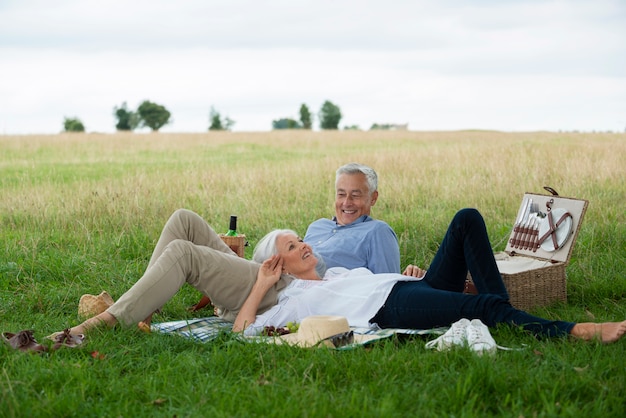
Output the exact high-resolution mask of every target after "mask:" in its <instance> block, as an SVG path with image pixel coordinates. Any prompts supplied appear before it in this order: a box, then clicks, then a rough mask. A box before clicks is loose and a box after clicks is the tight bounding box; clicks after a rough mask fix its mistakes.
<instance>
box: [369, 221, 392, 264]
mask: <svg viewBox="0 0 626 418" xmlns="http://www.w3.org/2000/svg"><path fill="white" fill-rule="evenodd" d="M368 239H369V240H370V243H369V246H368V251H369V256H368V261H367V266H366V267H367V268H368V269H369V270H370V271H371V272H373V273H400V246H399V244H398V237H397V236H396V233H395V232H394V231H393V229H391V227H390V226H389V225H387V224H386V223H384V222H382V221H381V222H379V223H378V226H377V228H375V229H374V230H372V231H371V232H370V234H369V235H368Z"/></svg>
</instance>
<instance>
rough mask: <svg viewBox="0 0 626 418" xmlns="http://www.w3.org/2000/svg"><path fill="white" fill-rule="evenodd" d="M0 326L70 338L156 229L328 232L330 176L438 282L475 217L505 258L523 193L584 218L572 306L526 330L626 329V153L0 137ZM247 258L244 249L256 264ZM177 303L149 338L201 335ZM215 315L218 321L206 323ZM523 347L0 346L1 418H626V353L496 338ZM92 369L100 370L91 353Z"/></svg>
mask: <svg viewBox="0 0 626 418" xmlns="http://www.w3.org/2000/svg"><path fill="white" fill-rule="evenodd" d="M0 153H1V159H0V228H1V231H0V232H1V233H0V244H1V248H2V250H0V251H2V256H1V257H0V326H1V327H2V329H1V331H2V332H4V331H10V332H17V331H18V330H21V329H34V330H35V337H36V338H37V339H38V340H39V341H43V340H44V337H45V336H46V335H48V334H49V333H51V332H52V331H57V330H59V329H62V328H64V327H66V326H69V325H74V324H76V323H77V322H78V318H77V305H78V299H79V298H80V296H81V295H82V294H85V293H91V294H97V293H99V292H100V291H102V290H107V291H108V292H109V293H110V294H111V295H112V296H113V297H114V298H117V297H119V296H120V295H121V294H122V293H123V292H124V291H125V290H126V289H128V288H129V287H130V285H131V284H132V283H134V282H135V281H136V280H137V278H139V277H140V276H141V274H142V272H143V270H144V269H145V267H146V264H147V262H148V260H149V257H150V254H151V250H152V248H153V246H154V244H155V243H156V240H157V238H158V235H159V232H160V230H161V227H162V226H163V224H164V222H165V221H166V220H167V218H168V216H169V215H170V214H171V212H173V211H174V210H175V209H177V208H180V207H185V208H189V209H192V210H194V211H196V212H198V213H199V214H201V215H202V216H203V217H205V218H206V219H207V220H208V221H209V222H210V223H211V224H212V225H213V226H214V227H215V228H216V229H217V230H218V231H226V229H227V226H228V218H229V215H230V214H237V215H238V217H239V230H240V232H242V233H245V234H246V236H247V238H248V240H249V242H250V244H251V246H253V245H254V244H255V243H256V242H257V240H258V239H259V238H260V237H261V236H263V235H264V234H265V233H266V232H268V231H269V230H270V229H273V228H277V227H289V228H292V229H295V230H297V231H299V232H301V233H302V234H304V231H305V230H306V226H307V225H308V224H309V223H310V222H311V221H312V220H314V219H317V218H320V217H330V216H332V215H333V206H332V204H333V193H334V190H333V183H334V171H335V169H336V168H337V167H338V166H340V165H342V164H344V163H346V162H350V161H358V162H362V163H365V164H368V165H371V166H372V167H374V168H375V169H376V170H377V172H378V174H379V177H380V184H379V191H380V197H379V200H378V203H377V204H376V206H375V207H374V208H373V212H372V214H373V216H375V217H377V218H380V219H383V220H385V221H386V222H388V223H389V224H390V225H391V226H392V227H393V228H394V229H395V231H396V232H397V234H398V237H399V239H400V248H401V257H402V265H403V266H405V265H406V264H408V263H413V264H418V265H420V266H428V263H429V262H430V260H431V259H432V257H433V255H434V253H435V251H436V249H437V245H438V243H439V241H440V240H441V238H442V237H443V234H444V232H445V228H446V227H447V224H448V222H449V221H450V219H451V217H452V215H453V214H454V213H455V212H456V210H458V209H459V208H461V207H476V208H478V209H479V210H480V211H481V212H482V213H483V215H484V217H485V220H486V222H487V226H488V230H489V234H490V236H491V240H492V243H493V245H494V250H495V251H499V250H502V249H504V246H505V242H506V239H507V238H508V236H509V234H510V232H511V228H512V224H513V222H514V219H515V216H516V213H517V209H518V207H519V204H520V202H521V197H522V196H523V194H524V192H543V186H544V185H549V186H552V187H553V188H555V189H556V190H557V191H558V192H559V193H560V194H561V195H563V196H571V197H578V198H584V199H587V200H589V208H588V211H587V214H586V217H585V220H584V222H583V225H582V228H581V230H580V234H579V236H578V240H577V243H576V246H575V248H574V251H573V254H572V258H571V261H570V264H569V266H568V269H567V273H568V302H567V303H562V304H556V305H553V306H549V307H545V308H540V309H537V310H536V311H534V313H536V314H539V315H541V316H546V317H550V318H560V319H565V320H572V321H590V320H594V321H616V320H623V319H625V318H626V211H625V207H626V186H625V184H626V168H625V167H626V135H625V134H600V133H594V134H591V133H550V132H537V133H501V132H491V131H464V132H385V131H381V132H372V131H368V132H356V131H340V132H298V131H276V132H267V133H232V132H222V133H215V132H211V133H204V134H145V135H143V134H121V133H120V134H115V135H104V134H61V135H51V136H0ZM251 254H252V249H251V248H248V249H247V256H248V257H250V256H251ZM198 297H199V295H198V293H197V292H196V291H195V290H193V289H191V288H185V289H183V290H182V291H181V292H180V293H179V294H178V295H177V296H176V297H175V298H174V299H173V300H172V301H170V302H169V303H168V304H167V305H166V306H165V307H164V309H163V312H162V313H161V314H159V315H157V316H156V317H155V321H157V322H160V321H167V320H173V319H182V318H190V317H192V316H193V315H192V314H190V313H189V312H188V311H187V310H186V308H187V307H188V306H190V305H192V304H193V303H195V302H197V300H198ZM206 314H209V312H207V313H206ZM492 333H493V336H494V338H495V339H496V341H497V342H498V343H499V344H500V345H504V346H509V347H524V349H523V350H521V351H511V352H504V351H501V352H499V353H498V354H497V356H495V357H494V358H486V357H485V358H482V357H477V356H474V355H472V354H471V353H469V352H466V351H463V350H456V351H452V352H446V353H440V352H431V351H427V350H425V348H424V342H425V341H426V340H425V339H421V338H419V337H416V338H410V339H389V340H386V341H384V342H381V343H377V344H375V345H373V346H371V347H369V348H363V349H357V350H352V351H341V352H335V351H326V350H301V349H297V348H291V347H284V346H267V347H266V346H263V347H259V346H257V345H253V344H246V343H242V342H240V341H238V340H237V339H235V338H233V336H232V335H229V334H228V333H225V334H224V335H221V336H220V337H219V338H218V339H217V340H215V341H213V342H210V343H207V344H199V343H195V342H193V341H189V340H187V339H184V338H181V337H176V336H170V335H159V334H143V333H140V332H138V331H137V330H135V329H125V328H116V329H115V330H113V331H104V330H98V331H95V332H93V333H92V334H90V335H89V339H88V342H87V343H86V344H85V346H83V347H82V348H80V349H76V350H60V351H56V352H52V353H49V354H45V355H41V356H37V355H25V354H22V353H17V352H13V351H11V350H10V349H9V348H8V347H6V346H5V345H0V366H1V372H0V416H2V417H4V416H6V417H22V416H24V417H26V416H28V417H46V416H55V417H57V416H99V417H100V416H110V417H117V416H124V417H131V416H133V417H134V416H163V417H168V416H170V417H171V416H178V417H187V416H188V417H195V416H215V417H230V416H237V417H246V416H280V417H291V416H294V417H297V416H302V417H331V416H332V417H344V416H348V417H352V416H355V417H356V416H375V417H405V416H456V417H467V416H514V417H520V416H524V417H534V416H539V417H543V416H575V417H579V416H585V417H594V416H597V417H607V416H616V417H617V416H619V417H621V416H624V415H625V414H626V406H625V405H626V401H625V399H626V398H625V393H626V392H625V390H626V361H625V358H626V340H624V341H620V342H618V343H616V344H612V345H606V346H603V345H601V344H598V343H585V342H581V341H576V340H573V339H559V340H537V339H534V338H532V337H530V336H528V335H525V334H524V333H522V332H521V331H519V330H514V329H509V328H506V327H499V328H497V329H494V330H492ZM94 352H98V355H97V356H95V358H94V356H92V353H94Z"/></svg>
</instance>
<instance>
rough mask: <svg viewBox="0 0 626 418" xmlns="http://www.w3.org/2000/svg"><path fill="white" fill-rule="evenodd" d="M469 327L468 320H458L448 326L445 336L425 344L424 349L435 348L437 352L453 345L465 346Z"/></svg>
mask: <svg viewBox="0 0 626 418" xmlns="http://www.w3.org/2000/svg"><path fill="white" fill-rule="evenodd" d="M469 326H470V321H469V319H467V318H462V319H459V320H458V321H456V322H455V323H454V324H452V325H451V326H450V329H449V330H447V331H446V333H445V334H443V335H442V336H440V337H437V338H436V339H434V340H432V341H429V342H427V343H426V348H436V349H437V351H443V350H447V349H449V348H451V347H453V346H455V345H460V346H462V345H465V342H466V341H467V328H468V327H469Z"/></svg>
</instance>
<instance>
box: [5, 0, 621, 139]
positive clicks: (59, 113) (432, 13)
mask: <svg viewBox="0 0 626 418" xmlns="http://www.w3.org/2000/svg"><path fill="white" fill-rule="evenodd" d="M143 100H150V101H153V102H156V103H158V104H161V105H164V106H165V107H166V108H167V109H168V110H170V112H171V113H172V120H173V121H172V123H171V124H169V125H167V126H166V127H164V128H163V129H162V131H167V132H202V131H206V130H207V128H208V126H209V112H210V109H211V107H212V106H213V107H214V108H215V109H216V110H217V111H218V112H219V113H221V114H222V116H228V117H230V118H231V119H233V120H234V121H235V122H236V123H235V125H234V127H233V130H234V131H267V130H270V129H271V126H272V120H274V119H279V118H283V117H291V118H294V119H298V118H299V114H298V110H299V108H300V105H301V104H303V103H305V104H306V105H307V106H308V107H309V108H310V110H311V111H312V112H313V113H315V114H317V113H318V112H319V110H320V108H321V105H322V103H323V102H324V101H325V100H330V101H331V102H333V103H334V104H336V105H337V106H339V107H340V109H341V112H342V114H343V118H342V120H341V123H340V127H344V126H346V125H358V126H359V127H361V128H362V129H369V128H370V126H371V125H372V124H373V123H408V124H409V129H411V130H458V129H495V130H504V131H534V130H552V131H558V130H567V131H571V130H580V131H594V130H595V131H608V130H611V131H616V132H624V130H625V129H626V1H624V0H519V1H514V0H430V1H427V0H407V1H404V0H385V1H382V0H380V1H373V0H311V1H309V0H303V1H298V0H291V1H289V0H266V1H258V0H223V1H213V0H188V1H186V0H177V1H173V0H109V1H105V0H55V1H50V0H0V134H28V133H56V132H59V131H61V130H62V128H63V119H64V117H78V118H79V119H81V120H82V122H83V123H84V125H85V127H86V129H87V131H90V132H92V131H98V132H114V131H115V122H116V120H115V118H114V117H113V108H114V107H115V106H120V105H121V104H122V103H123V102H126V103H127V104H128V107H129V108H131V109H136V108H137V106H138V105H139V104H140V103H141V102H142V101H143ZM317 126H318V124H317V121H316V123H315V127H317Z"/></svg>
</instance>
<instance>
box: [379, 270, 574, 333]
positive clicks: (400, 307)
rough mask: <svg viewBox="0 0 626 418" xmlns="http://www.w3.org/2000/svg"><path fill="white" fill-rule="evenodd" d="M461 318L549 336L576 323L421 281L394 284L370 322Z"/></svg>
mask: <svg viewBox="0 0 626 418" xmlns="http://www.w3.org/2000/svg"><path fill="white" fill-rule="evenodd" d="M461 318H468V319H474V318H478V319H480V320H481V321H483V322H484V323H485V324H486V325H487V326H490V327H493V326H495V325H496V324H499V323H506V324H509V325H512V326H521V327H522V328H524V329H525V330H527V331H529V332H531V333H532V334H534V335H543V336H548V337H555V336H563V335H567V334H569V333H570V332H571V331H572V328H573V327H574V325H575V324H574V323H571V322H565V321H550V320H547V319H543V318H539V317H536V316H533V315H530V314H528V313H526V312H524V311H520V310H518V309H515V308H514V307H513V306H511V304H510V303H509V302H508V301H507V300H506V299H504V298H503V297H501V296H497V295H491V294H478V295H467V294H463V293H458V292H451V291H447V290H439V289H433V288H431V287H430V286H429V285H428V283H425V282H424V281H418V282H412V281H411V282H399V283H398V284H396V285H395V286H394V288H393V290H392V291H391V294H390V295H389V297H388V298H387V300H386V301H385V305H384V306H383V307H382V308H381V310H380V311H379V312H378V313H377V314H376V316H375V317H374V318H372V322H375V323H377V324H378V325H379V326H380V327H381V328H409V329H429V328H433V327H440V326H450V324H452V323H454V322H456V321H458V320H459V319H461Z"/></svg>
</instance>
